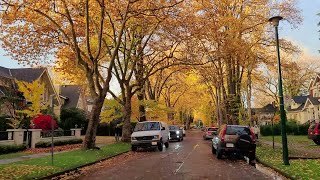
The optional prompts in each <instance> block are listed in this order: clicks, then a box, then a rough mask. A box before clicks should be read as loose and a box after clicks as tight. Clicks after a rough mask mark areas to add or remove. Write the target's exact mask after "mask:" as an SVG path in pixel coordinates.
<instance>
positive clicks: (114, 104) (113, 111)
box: [100, 99, 123, 123]
mask: <svg viewBox="0 0 320 180" xmlns="http://www.w3.org/2000/svg"><path fill="white" fill-rule="evenodd" d="M122 116H123V113H122V105H121V104H120V103H119V102H118V101H116V100H113V99H105V101H104V104H103V110H102V111H101V114H100V118H101V121H100V122H104V123H110V122H112V121H113V120H116V119H119V118H121V117H122Z"/></svg>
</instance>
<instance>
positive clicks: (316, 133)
mask: <svg viewBox="0 0 320 180" xmlns="http://www.w3.org/2000/svg"><path fill="white" fill-rule="evenodd" d="M308 138H309V139H311V140H313V142H314V143H316V144H317V145H320V123H312V124H310V126H309V129H308Z"/></svg>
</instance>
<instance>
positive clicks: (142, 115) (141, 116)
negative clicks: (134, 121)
mask: <svg viewBox="0 0 320 180" xmlns="http://www.w3.org/2000/svg"><path fill="white" fill-rule="evenodd" d="M137 97H138V100H139V121H140V122H144V121H147V117H146V108H145V106H144V104H142V103H141V102H143V101H144V100H145V98H144V93H143V91H140V92H139V93H138V95H137Z"/></svg>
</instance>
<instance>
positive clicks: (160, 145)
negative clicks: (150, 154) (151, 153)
mask: <svg viewBox="0 0 320 180" xmlns="http://www.w3.org/2000/svg"><path fill="white" fill-rule="evenodd" d="M158 149H159V151H162V150H163V142H162V141H160V143H159V144H158Z"/></svg>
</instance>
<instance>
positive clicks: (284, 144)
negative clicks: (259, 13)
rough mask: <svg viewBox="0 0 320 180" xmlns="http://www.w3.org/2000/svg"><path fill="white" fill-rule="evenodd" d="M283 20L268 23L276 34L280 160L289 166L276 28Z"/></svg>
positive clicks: (279, 18) (278, 19)
mask: <svg viewBox="0 0 320 180" xmlns="http://www.w3.org/2000/svg"><path fill="white" fill-rule="evenodd" d="M282 19H283V18H282V17H281V16H275V17H272V18H270V19H269V22H271V24H272V25H273V26H274V28H275V32H276V46H277V56H278V76H279V80H278V83H279V102H280V105H279V108H280V119H281V136H282V158H283V163H284V164H285V165H290V164H289V157H288V142H287V132H286V112H285V110H284V100H283V90H282V76H281V62H280V50H279V35H278V26H279V21H280V20H282Z"/></svg>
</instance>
